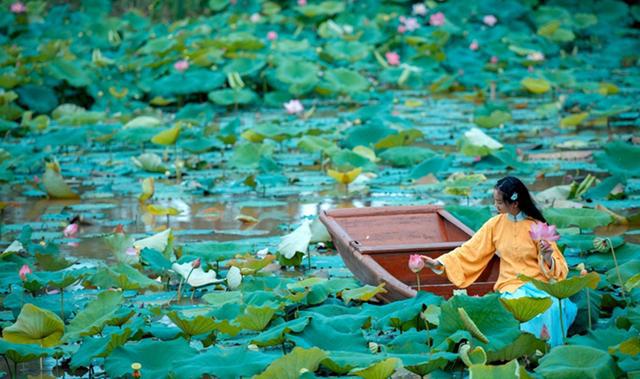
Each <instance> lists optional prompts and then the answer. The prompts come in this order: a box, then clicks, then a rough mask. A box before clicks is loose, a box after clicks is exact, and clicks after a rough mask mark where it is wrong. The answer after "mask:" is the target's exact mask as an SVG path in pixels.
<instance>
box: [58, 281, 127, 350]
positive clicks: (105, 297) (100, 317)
mask: <svg viewBox="0 0 640 379" xmlns="http://www.w3.org/2000/svg"><path fill="white" fill-rule="evenodd" d="M122 301H123V297H122V293H121V292H119V291H104V292H102V293H100V294H99V295H98V297H97V298H96V299H95V300H93V301H92V302H90V303H89V304H87V306H86V307H85V308H84V309H83V310H82V311H80V312H79V313H78V314H77V315H76V317H75V318H74V319H73V320H71V321H70V322H69V326H68V327H67V334H66V335H65V336H64V338H65V340H67V341H69V340H74V339H77V338H78V337H80V336H91V335H94V334H97V333H100V332H101V331H102V329H103V328H104V327H105V325H106V324H107V323H108V322H110V320H112V319H113V318H114V316H116V315H117V313H118V310H119V306H120V304H121V303H122Z"/></svg>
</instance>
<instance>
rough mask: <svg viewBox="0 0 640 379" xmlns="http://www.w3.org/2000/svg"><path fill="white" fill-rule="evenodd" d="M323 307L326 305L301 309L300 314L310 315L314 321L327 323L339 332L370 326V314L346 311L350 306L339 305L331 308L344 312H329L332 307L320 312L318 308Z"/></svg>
mask: <svg viewBox="0 0 640 379" xmlns="http://www.w3.org/2000/svg"><path fill="white" fill-rule="evenodd" d="M321 307H324V305H323V306H320V307H315V308H310V310H306V311H300V316H309V317H311V318H312V319H313V320H314V322H317V323H318V324H321V325H326V326H327V327H331V328H333V329H335V330H337V331H338V332H344V333H355V332H359V331H360V330H361V329H365V328H368V327H369V326H370V320H371V317H370V316H368V315H363V314H360V313H353V314H351V313H345V309H348V308H346V307H339V308H338V306H337V305H336V307H335V308H333V307H331V308H333V309H334V310H336V311H338V310H342V312H339V311H338V312H335V313H333V314H327V313H325V312H327V311H329V312H331V311H330V310H329V309H330V308H329V309H328V308H324V309H323V310H321V312H323V313H318V312H317V310H319V309H318V308H321Z"/></svg>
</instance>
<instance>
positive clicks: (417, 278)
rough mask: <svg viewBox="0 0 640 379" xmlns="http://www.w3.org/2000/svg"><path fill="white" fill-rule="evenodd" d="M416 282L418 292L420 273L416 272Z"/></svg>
mask: <svg viewBox="0 0 640 379" xmlns="http://www.w3.org/2000/svg"><path fill="white" fill-rule="evenodd" d="M416 282H417V284H418V291H420V273H419V272H416Z"/></svg>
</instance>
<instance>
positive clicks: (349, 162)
mask: <svg viewBox="0 0 640 379" xmlns="http://www.w3.org/2000/svg"><path fill="white" fill-rule="evenodd" d="M331 165H332V166H333V168H334V169H337V170H339V171H342V172H347V171H351V170H353V169H354V168H358V167H360V168H362V169H363V170H364V171H376V170H377V166H376V165H375V164H374V163H373V162H371V161H370V160H369V159H368V158H366V157H363V156H362V155H360V154H358V153H356V152H354V151H351V150H346V149H343V150H339V151H337V152H335V153H333V154H332V155H331Z"/></svg>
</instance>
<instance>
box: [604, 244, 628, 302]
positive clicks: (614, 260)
mask: <svg viewBox="0 0 640 379" xmlns="http://www.w3.org/2000/svg"><path fill="white" fill-rule="evenodd" d="M605 240H606V241H607V243H608V244H609V249H610V250H611V256H613V264H614V265H615V266H616V275H618V281H619V282H620V290H621V291H622V299H623V300H624V302H625V303H626V302H627V297H626V295H625V294H624V282H623V281H622V275H620V266H618V259H616V252H615V249H614V248H613V244H612V243H611V240H610V239H609V238H606V239H605Z"/></svg>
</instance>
